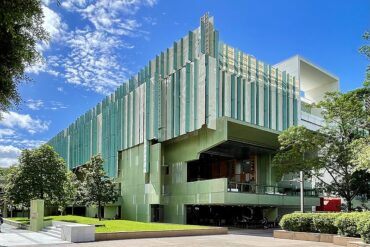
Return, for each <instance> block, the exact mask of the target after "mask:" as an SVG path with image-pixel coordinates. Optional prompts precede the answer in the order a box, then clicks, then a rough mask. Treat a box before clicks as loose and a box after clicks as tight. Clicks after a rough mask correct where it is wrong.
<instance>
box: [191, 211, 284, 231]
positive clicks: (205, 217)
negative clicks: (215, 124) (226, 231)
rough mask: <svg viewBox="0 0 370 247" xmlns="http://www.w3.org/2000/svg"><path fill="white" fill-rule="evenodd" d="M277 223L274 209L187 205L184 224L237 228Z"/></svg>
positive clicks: (271, 225) (277, 217) (267, 225)
mask: <svg viewBox="0 0 370 247" xmlns="http://www.w3.org/2000/svg"><path fill="white" fill-rule="evenodd" d="M278 221H279V216H278V214H277V208H276V207H260V206H250V205H187V206H186V223H187V224H192V225H209V226H227V227H238V228H264V227H265V228H266V227H269V228H270V227H275V226H277V223H278Z"/></svg>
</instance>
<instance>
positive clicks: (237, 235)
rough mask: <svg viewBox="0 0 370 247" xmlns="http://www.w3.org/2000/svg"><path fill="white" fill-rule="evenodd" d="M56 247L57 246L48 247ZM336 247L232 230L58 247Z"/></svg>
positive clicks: (266, 233)
mask: <svg viewBox="0 0 370 247" xmlns="http://www.w3.org/2000/svg"><path fill="white" fill-rule="evenodd" d="M46 246H55V245H46ZM95 246H99V247H105V246H107V247H108V246H109V247H122V246H125V247H137V246H145V247H166V246H176V247H190V246H191V247H193V246H195V247H229V246H232V247H239V246H240V247H241V246H243V247H252V246H253V247H271V246H274V247H275V246H276V247H289V246H291V247H297V246H299V247H312V246H315V247H316V246H317V247H334V246H336V245H333V244H328V243H319V242H309V241H297V240H285V239H274V238H273V237H272V230H244V229H243V230H230V231H229V234H228V235H214V236H195V237H177V238H147V239H129V240H114V241H101V242H92V243H81V244H61V245H58V246H57V247H95Z"/></svg>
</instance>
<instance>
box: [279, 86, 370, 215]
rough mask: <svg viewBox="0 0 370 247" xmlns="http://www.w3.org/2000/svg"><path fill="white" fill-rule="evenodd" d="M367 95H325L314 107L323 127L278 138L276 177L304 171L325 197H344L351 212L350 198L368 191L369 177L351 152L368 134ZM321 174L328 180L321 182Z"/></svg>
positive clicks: (301, 129) (297, 128)
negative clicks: (319, 110)
mask: <svg viewBox="0 0 370 247" xmlns="http://www.w3.org/2000/svg"><path fill="white" fill-rule="evenodd" d="M369 95H370V90H369V88H362V89H358V90H354V91H351V92H348V93H345V94H342V93H339V92H329V93H326V94H325V97H324V100H323V101H321V102H320V103H319V104H317V107H319V108H320V109H321V111H322V116H323V118H324V120H325V124H324V126H323V127H321V128H320V129H319V130H318V131H317V132H312V131H310V130H308V129H306V128H305V127H303V126H292V127H290V128H288V129H287V130H285V131H283V132H282V133H281V134H280V135H279V142H280V150H279V151H278V153H277V154H276V155H275V157H274V159H273V161H272V163H273V165H274V168H275V169H276V171H277V172H278V174H279V175H283V174H286V173H289V172H298V171H304V172H305V174H306V175H307V176H310V177H315V178H316V179H317V180H318V181H319V183H318V187H321V188H322V189H324V190H325V192H326V193H328V194H332V195H336V196H340V197H343V198H344V199H345V200H346V202H347V207H348V210H349V211H351V210H352V204H351V202H352V200H353V198H354V197H355V196H358V195H363V194H367V193H368V191H369V190H370V184H369V182H370V174H369V172H367V171H366V170H359V169H358V164H357V161H356V160H357V159H356V155H357V154H358V150H356V149H355V148H354V146H356V145H355V144H354V143H356V140H360V139H361V138H363V137H364V133H366V132H365V130H370V121H369V120H370V108H366V107H364V99H365V98H367V97H368V96H369ZM354 158H355V159H354ZM365 158H368V157H365ZM324 173H326V174H327V175H329V176H330V178H331V179H330V180H323V179H322V178H323V174H324Z"/></svg>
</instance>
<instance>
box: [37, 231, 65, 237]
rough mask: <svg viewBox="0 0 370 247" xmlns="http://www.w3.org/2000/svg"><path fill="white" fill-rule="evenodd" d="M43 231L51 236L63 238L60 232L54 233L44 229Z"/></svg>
mask: <svg viewBox="0 0 370 247" xmlns="http://www.w3.org/2000/svg"><path fill="white" fill-rule="evenodd" d="M42 233H43V234H45V235H48V236H50V237H53V238H57V239H61V235H60V233H53V232H48V231H42Z"/></svg>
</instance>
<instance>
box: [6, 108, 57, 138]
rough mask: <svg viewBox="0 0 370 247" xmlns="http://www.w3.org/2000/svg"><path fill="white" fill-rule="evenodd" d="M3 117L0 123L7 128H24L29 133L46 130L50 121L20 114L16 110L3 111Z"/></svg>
mask: <svg viewBox="0 0 370 247" xmlns="http://www.w3.org/2000/svg"><path fill="white" fill-rule="evenodd" d="M2 115H3V119H2V120H1V121H0V125H2V126H4V127H7V128H12V129H15V128H19V129H23V130H26V131H27V132H28V133H30V134H35V133H39V132H43V131H45V130H48V128H49V124H50V122H48V121H43V120H40V119H35V118H32V117H31V116H30V115H29V114H20V113H16V112H12V111H9V112H3V113H2Z"/></svg>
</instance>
